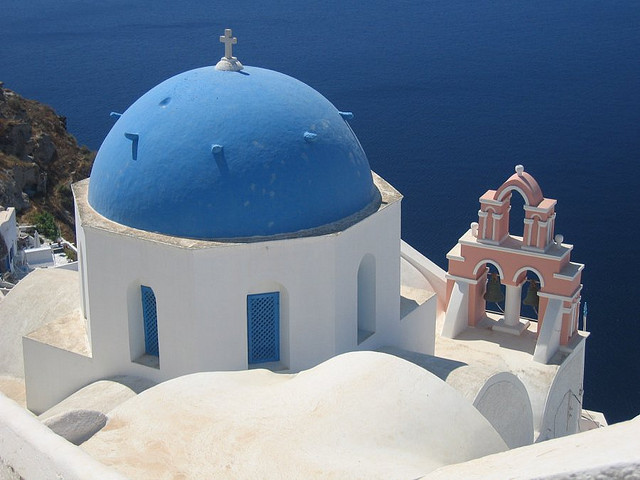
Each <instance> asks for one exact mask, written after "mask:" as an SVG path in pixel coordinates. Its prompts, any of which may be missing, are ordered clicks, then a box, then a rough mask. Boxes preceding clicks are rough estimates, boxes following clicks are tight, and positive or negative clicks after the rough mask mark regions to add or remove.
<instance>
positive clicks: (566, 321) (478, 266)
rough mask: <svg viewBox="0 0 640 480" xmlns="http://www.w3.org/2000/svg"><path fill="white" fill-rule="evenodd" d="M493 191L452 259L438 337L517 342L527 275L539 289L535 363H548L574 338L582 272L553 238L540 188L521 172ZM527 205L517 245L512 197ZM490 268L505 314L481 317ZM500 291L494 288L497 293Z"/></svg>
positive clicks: (550, 203)
mask: <svg viewBox="0 0 640 480" xmlns="http://www.w3.org/2000/svg"><path fill="white" fill-rule="evenodd" d="M515 170H516V173H515V174H513V175H512V176H511V177H509V178H508V179H507V180H506V181H505V182H504V183H503V184H502V185H501V186H500V188H498V189H497V190H488V191H487V192H486V193H485V194H484V195H482V196H481V197H480V210H479V211H478V222H477V223H475V222H474V223H472V224H471V228H470V229H469V231H467V233H465V234H464V235H463V236H462V237H461V238H460V240H459V241H458V244H457V245H456V246H455V247H454V248H453V249H452V250H451V251H450V252H449V254H448V255H447V258H448V259H449V271H448V273H447V311H446V315H445V322H444V326H443V330H442V335H443V336H445V337H449V338H455V337H456V336H458V335H459V334H460V333H461V332H462V331H464V330H465V329H466V328H468V327H478V328H482V327H484V328H491V329H492V330H495V331H501V332H506V333H510V334H514V335H520V334H522V332H523V331H525V330H526V329H528V328H529V327H530V321H529V320H528V319H523V318H521V316H520V302H521V295H522V286H523V284H524V283H525V282H526V280H527V272H532V273H534V274H535V275H536V276H537V277H538V279H539V283H540V289H539V290H538V291H537V296H538V329H537V343H536V347H535V352H534V360H536V361H539V362H542V363H547V362H548V361H549V360H550V359H551V357H552V356H553V355H554V354H555V352H556V351H557V350H558V348H559V347H560V346H561V345H567V344H568V343H569V342H570V340H571V338H572V337H573V335H574V334H576V332H577V330H578V317H579V309H580V291H581V289H582V285H581V283H580V280H581V276H582V269H583V268H584V265H582V264H579V263H573V262H571V261H570V256H571V250H572V249H573V246H572V245H567V244H564V243H563V237H562V235H555V236H554V229H555V219H556V214H555V205H556V201H555V200H553V199H549V198H544V196H543V194H542V190H541V189H540V186H539V185H538V182H537V181H536V180H535V178H533V177H532V176H531V175H530V174H529V173H527V172H525V171H524V167H523V166H522V165H518V166H516V168H515ZM514 191H515V192H517V193H518V194H520V195H521V196H522V198H523V199H524V220H523V222H524V225H523V232H522V237H518V236H515V235H511V234H510V232H509V215H510V213H511V212H510V210H511V195H512V194H513V192H514ZM488 265H493V266H494V267H495V269H496V270H497V272H498V273H497V274H498V276H499V279H500V283H501V284H502V285H504V287H505V294H504V299H505V308H504V314H503V315H500V316H498V318H495V315H489V314H487V312H486V302H485V300H484V295H485V292H486V291H487V278H488V273H489V267H488ZM496 287H497V285H496Z"/></svg>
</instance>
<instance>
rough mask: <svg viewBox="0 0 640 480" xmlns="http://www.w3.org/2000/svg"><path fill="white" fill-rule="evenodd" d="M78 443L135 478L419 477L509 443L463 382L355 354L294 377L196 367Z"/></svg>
mask: <svg viewBox="0 0 640 480" xmlns="http://www.w3.org/2000/svg"><path fill="white" fill-rule="evenodd" d="M82 448H83V449H84V450H85V451H87V452H88V453H90V454H91V455H92V456H93V457H94V458H96V459H98V460H100V461H101V462H102V463H104V464H106V465H109V466H112V467H113V468H114V469H116V470H118V471H119V472H121V473H122V474H124V475H126V476H129V477H131V478H135V479H154V480H156V479H169V478H213V477H216V478H255V477H256V472H260V476H261V477H263V478H368V479H372V478H374V479H375V478H380V479H396V478H398V479H400V478H402V479H409V478H417V477H419V476H420V475H423V474H424V473H427V472H429V471H431V470H434V469H436V468H438V467H439V466H442V465H445V464H450V463H456V462H462V461H466V460H468V459H471V458H477V457H479V456H483V455H487V454H489V453H494V452H499V451H504V450H505V449H506V448H507V447H506V445H505V444H504V442H503V441H502V439H501V438H500V436H499V435H498V434H497V432H495V430H494V429H493V428H492V427H491V426H490V425H489V423H488V422H487V421H486V420H485V419H484V418H483V417H482V416H481V415H480V414H479V413H478V412H477V411H476V410H475V409H474V408H473V407H472V406H471V405H470V404H469V403H468V402H467V401H465V400H464V399H463V398H462V397H461V396H460V395H459V394H458V393H457V392H456V391H455V390H453V389H452V388H451V387H450V386H448V385H447V384H446V383H444V382H442V381H441V380H439V379H438V378H437V377H436V376H435V375H433V374H431V373H429V372H427V371H425V370H424V369H422V368H420V367H417V366H416V365H413V364H411V363H409V362H406V361H404V360H402V359H399V358H397V357H394V356H391V355H385V354H382V353H376V352H353V353H348V354H344V355H340V356H338V357H335V358H332V359H331V360H328V361H327V362H325V363H323V364H321V365H319V366H317V367H315V368H312V369H310V370H307V371H305V372H301V373H299V374H297V375H290V374H286V375H283V374H275V373H272V372H269V371H266V370H249V371H242V372H211V373H198V374H193V375H188V376H185V377H181V378H177V379H174V380H170V381H168V382H165V383H163V384H161V385H158V386H156V387H154V388H151V389H149V390H147V391H145V392H143V393H141V394H140V395H138V396H137V397H136V398H133V399H132V400H130V401H128V402H125V403H124V404H122V405H121V406H120V407H118V408H117V409H116V410H114V411H113V412H112V414H111V415H110V418H109V422H108V423H107V425H106V427H105V428H104V429H102V430H101V431H100V432H98V433H97V434H96V435H95V436H94V437H93V438H91V439H90V440H89V441H88V442H86V443H85V444H83V446H82Z"/></svg>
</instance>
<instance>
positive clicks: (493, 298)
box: [484, 273, 504, 303]
mask: <svg viewBox="0 0 640 480" xmlns="http://www.w3.org/2000/svg"><path fill="white" fill-rule="evenodd" d="M484 299H485V300H486V301H487V302H492V303H500V302H502V301H503V300H504V293H502V289H501V288H500V276H499V275H498V274H497V273H490V274H489V281H488V282H487V291H486V292H485V293H484Z"/></svg>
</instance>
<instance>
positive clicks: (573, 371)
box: [532, 337, 586, 442]
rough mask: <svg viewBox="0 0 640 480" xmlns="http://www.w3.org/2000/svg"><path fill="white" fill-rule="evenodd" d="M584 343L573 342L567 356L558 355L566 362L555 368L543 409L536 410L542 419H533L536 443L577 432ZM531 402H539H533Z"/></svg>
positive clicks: (583, 339)
mask: <svg viewBox="0 0 640 480" xmlns="http://www.w3.org/2000/svg"><path fill="white" fill-rule="evenodd" d="M585 340H586V338H585V337H580V338H579V339H574V342H576V343H575V344H573V345H572V346H573V351H571V353H569V354H568V355H567V353H562V352H561V353H560V355H562V356H565V355H566V358H564V360H563V361H562V364H561V365H560V367H559V368H558V372H557V373H556V375H555V378H554V380H553V383H552V384H551V388H550V389H549V390H548V393H547V395H546V398H545V399H544V409H539V411H542V412H544V414H543V415H542V418H540V415H538V418H534V420H536V421H537V422H536V430H537V432H538V434H539V435H538V438H537V439H536V441H538V442H540V441H543V440H547V439H549V438H557V437H562V436H565V435H571V434H574V433H577V432H578V425H579V422H580V414H581V411H582V392H583V380H584V356H585V344H586V341H585ZM532 397H533V395H532ZM533 401H534V399H533V398H532V402H533ZM535 401H540V399H539V398H536V399H535ZM534 411H535V410H534Z"/></svg>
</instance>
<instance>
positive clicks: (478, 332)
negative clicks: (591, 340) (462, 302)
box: [435, 313, 588, 440]
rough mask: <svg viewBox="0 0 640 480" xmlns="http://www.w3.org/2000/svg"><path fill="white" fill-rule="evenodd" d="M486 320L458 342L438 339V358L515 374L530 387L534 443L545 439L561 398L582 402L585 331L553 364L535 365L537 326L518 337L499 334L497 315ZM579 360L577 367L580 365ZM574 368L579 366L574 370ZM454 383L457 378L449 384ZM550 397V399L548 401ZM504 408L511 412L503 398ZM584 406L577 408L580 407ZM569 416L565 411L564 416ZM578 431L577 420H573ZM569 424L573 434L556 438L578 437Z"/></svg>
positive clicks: (464, 333)
mask: <svg viewBox="0 0 640 480" xmlns="http://www.w3.org/2000/svg"><path fill="white" fill-rule="evenodd" d="M487 315H488V318H487V319H486V320H485V321H483V322H482V323H481V324H480V325H478V326H477V327H476V328H471V327H470V328H467V329H466V330H464V331H463V332H461V333H460V334H459V335H458V336H457V337H456V338H453V339H452V338H446V337H443V336H441V335H437V336H436V347H435V354H436V355H437V356H438V357H443V358H447V359H450V360H455V361H459V362H462V363H465V364H468V365H470V366H474V367H479V368H481V369H483V370H488V371H492V372H496V373H497V372H508V373H512V374H513V375H515V376H516V377H517V378H518V379H519V380H520V381H521V382H522V383H523V384H524V386H525V387H526V389H527V393H528V395H529V398H530V401H531V406H532V409H533V422H534V423H533V426H534V432H535V440H544V439H546V438H549V437H548V429H549V425H548V424H549V420H548V417H549V416H554V415H555V414H556V409H559V408H561V406H560V405H559V404H560V403H561V402H562V398H557V395H558V394H560V396H561V397H562V396H563V395H565V394H566V393H567V392H569V391H571V392H573V394H574V395H575V396H576V398H578V399H579V400H581V398H580V396H581V389H582V370H581V369H582V365H583V363H581V362H580V361H578V360H579V359H580V358H582V356H583V355H584V343H585V339H586V337H587V336H588V334H587V333H585V332H579V333H578V334H577V335H576V336H575V338H574V339H573V341H572V344H571V345H569V346H567V348H566V349H565V350H563V351H562V352H559V353H558V354H557V355H556V356H555V357H554V358H553V359H552V361H551V362H550V363H548V364H543V363H539V362H535V361H533V353H534V351H535V346H536V331H535V330H536V329H537V325H538V324H536V323H532V324H531V325H530V326H529V327H528V328H527V329H526V330H525V331H524V332H523V333H522V335H520V336H515V335H511V334H509V333H504V332H499V331H495V330H492V329H491V326H492V325H493V324H494V323H495V320H494V319H493V318H494V316H493V314H491V313H488V314H487ZM442 326H443V318H442V317H440V318H439V319H438V325H437V327H436V328H437V329H438V330H441V329H442ZM576 362H577V363H576ZM564 364H566V366H569V365H571V366H572V371H567V372H565V373H563V372H564V371H565V370H566V366H565V368H563V365H564ZM573 367H575V368H577V369H578V370H575V369H574V368H573ZM447 381H449V382H451V381H455V380H453V379H450V380H447ZM465 385H470V384H468V382H459V386H458V388H463V389H464V388H465ZM550 398H551V400H552V401H549V399H550ZM503 402H504V405H503V407H504V408H510V407H511V406H510V405H508V404H507V402H508V399H507V398H505V399H504V400H503ZM579 407H580V405H579V404H578V405H577V408H579ZM565 413H566V412H565ZM574 420H575V422H573V423H575V425H573V423H572V425H573V426H575V430H576V431H577V424H578V418H577V417H575V418H574ZM571 428H573V427H572V426H571V425H570V428H569V431H567V432H564V433H563V432H561V431H560V430H557V431H556V432H555V435H552V436H560V435H563V434H567V433H574V432H573V431H571Z"/></svg>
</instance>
